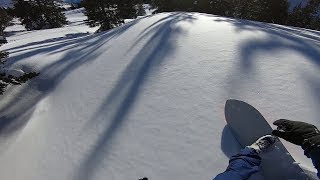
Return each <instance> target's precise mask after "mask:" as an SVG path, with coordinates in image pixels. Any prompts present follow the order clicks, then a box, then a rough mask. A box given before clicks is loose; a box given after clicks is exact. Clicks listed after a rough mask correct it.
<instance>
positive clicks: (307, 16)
mask: <svg viewBox="0 0 320 180" xmlns="http://www.w3.org/2000/svg"><path fill="white" fill-rule="evenodd" d="M319 10H320V0H309V1H308V3H307V5H305V6H303V5H302V3H300V4H299V5H298V6H297V7H295V8H294V9H293V11H292V12H291V13H289V18H288V25H291V26H298V27H304V28H311V29H316V30H320V25H319V24H320V19H319Z"/></svg>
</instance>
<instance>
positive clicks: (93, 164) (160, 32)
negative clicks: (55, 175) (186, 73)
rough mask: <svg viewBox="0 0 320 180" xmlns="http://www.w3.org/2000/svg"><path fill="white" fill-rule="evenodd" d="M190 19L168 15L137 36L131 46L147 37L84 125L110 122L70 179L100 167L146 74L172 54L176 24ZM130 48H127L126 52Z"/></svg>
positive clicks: (85, 179) (88, 176)
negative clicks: (76, 172)
mask: <svg viewBox="0 0 320 180" xmlns="http://www.w3.org/2000/svg"><path fill="white" fill-rule="evenodd" d="M193 19H194V18H193V16H192V15H190V13H188V14H187V13H171V15H169V16H167V17H164V18H162V19H160V20H159V21H157V22H155V23H153V24H151V25H150V26H149V27H148V28H147V30H146V29H144V30H143V31H142V33H140V35H139V37H137V40H136V42H135V43H133V44H137V43H138V42H139V41H141V39H143V38H148V36H147V35H150V38H148V39H147V42H146V43H145V44H144V46H143V47H142V48H141V49H140V51H139V52H138V54H137V55H136V56H135V57H133V58H132V60H131V62H130V63H129V65H128V66H127V67H126V69H125V70H124V71H123V72H122V74H121V76H120V78H119V79H118V81H117V83H116V85H115V86H114V88H113V89H112V90H111V92H110V93H109V94H108V96H107V97H106V98H105V99H104V101H103V102H104V103H103V104H102V105H101V106H100V108H99V109H98V111H97V112H96V113H94V114H95V115H94V116H93V117H92V121H88V122H90V124H88V125H87V126H94V124H95V123H97V124H98V123H99V122H101V121H107V122H110V123H109V125H108V126H106V127H105V129H104V131H103V132H102V134H101V135H100V136H99V137H98V140H97V141H96V142H95V145H94V146H93V148H91V150H90V152H89V154H88V156H87V157H86V158H85V159H84V161H83V162H82V163H81V164H80V169H79V173H78V174H77V175H76V177H75V178H74V179H77V180H88V179H91V178H92V176H93V174H94V172H95V170H96V169H98V168H99V167H100V166H101V163H102V160H103V159H105V158H106V157H107V156H108V152H109V150H110V149H111V141H112V139H114V137H115V136H116V132H118V131H119V130H120V129H121V127H122V126H123V125H124V123H125V122H126V120H128V117H127V115H128V113H129V112H130V109H131V108H132V107H133V104H134V102H135V100H136V99H137V98H138V96H139V92H140V91H141V88H142V87H143V85H144V83H145V81H146V79H147V78H148V75H149V74H150V73H152V72H153V70H154V69H153V68H154V67H157V66H160V65H161V63H163V62H164V61H165V60H166V57H168V56H170V55H171V54H172V53H173V52H174V50H175V48H176V47H175V42H176V39H177V38H179V37H180V36H181V35H183V34H184V33H185V32H184V31H183V30H182V29H181V28H180V27H179V26H177V25H176V23H177V22H181V21H185V22H192V20H193ZM133 48H134V47H131V48H129V51H131V50H132V49H133ZM100 114H103V117H101V116H99V115H100Z"/></svg>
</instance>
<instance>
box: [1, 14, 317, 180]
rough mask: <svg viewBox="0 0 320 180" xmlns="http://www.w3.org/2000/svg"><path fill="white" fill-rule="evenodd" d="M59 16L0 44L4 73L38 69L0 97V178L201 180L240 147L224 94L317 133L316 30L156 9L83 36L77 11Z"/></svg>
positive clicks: (301, 159)
mask: <svg viewBox="0 0 320 180" xmlns="http://www.w3.org/2000/svg"><path fill="white" fill-rule="evenodd" d="M67 16H68V18H69V20H71V21H73V24H71V25H69V26H68V27H64V28H59V29H50V30H42V31H32V32H25V31H21V32H20V31H17V32H11V33H10V32H8V33H9V34H10V36H9V37H8V40H9V43H8V44H6V45H5V46H3V47H1V50H8V51H9V52H10V53H11V54H10V58H9V60H8V63H9V64H8V66H11V67H12V68H15V69H23V70H24V71H27V70H30V69H33V70H36V71H39V72H40V73H41V74H40V76H39V77H37V78H35V79H33V80H32V81H31V82H30V83H28V84H26V85H23V86H21V87H14V88H10V89H9V90H8V91H7V93H6V94H5V95H4V96H1V97H0V117H1V119H0V120H1V123H0V130H1V131H0V137H1V138H0V140H1V141H0V146H1V151H0V174H1V179H11V180H18V179H33V180H34V179H39V180H40V179H47V180H56V179H60V180H64V179H65V180H70V179H71V180H72V179H74V180H82V179H83V180H85V179H95V180H102V179H103V180H105V179H108V180H109V179H110V180H112V179H114V180H128V179H138V178H142V177H144V176H146V177H149V178H150V179H152V180H157V179H161V180H162V179H175V180H186V179H190V180H191V179H210V178H212V177H213V176H215V175H216V174H218V173H220V172H222V171H224V170H225V168H226V166H227V164H228V157H230V156H231V155H233V154H234V153H236V152H237V151H238V150H239V145H238V144H237V142H236V141H235V139H234V138H233V136H232V135H231V133H230V130H229V129H228V127H226V122H225V119H224V103H225V101H226V100H227V99H229V98H236V99H240V100H244V101H246V102H249V103H250V104H252V105H253V106H255V107H256V108H257V109H259V110H260V111H261V112H262V113H263V115H264V116H265V117H266V118H267V120H268V121H269V123H270V124H271V123H272V121H273V120H276V119H278V118H288V119H293V120H302V121H306V122H309V123H313V124H315V125H317V126H320V122H319V116H320V113H319V109H320V96H319V90H320V62H319V57H320V48H319V41H320V36H319V32H316V31H310V30H304V29H296V28H291V27H285V26H279V25H272V24H263V23H257V22H250V21H239V20H235V19H229V18H223V17H219V16H212V15H206V14H199V13H163V14H157V15H154V16H148V17H143V18H140V19H138V20H135V21H132V22H130V23H128V24H125V25H124V26H121V27H118V28H115V29H113V30H111V31H108V32H104V33H100V34H94V35H90V34H87V33H86V32H87V31H90V32H92V31H94V30H93V29H90V28H88V27H87V26H85V25H84V24H83V22H82V21H83V16H81V13H80V12H79V13H78V14H77V13H75V12H74V13H70V14H67ZM72 19H73V20H72ZM7 31H14V28H13V27H11V29H7ZM252 128H254V127H252ZM286 146H287V147H288V148H289V151H290V152H291V153H292V155H293V156H294V158H295V159H296V160H297V161H298V162H301V163H303V164H305V165H306V166H309V167H311V166H312V165H311V162H310V160H309V159H307V158H305V157H304V155H303V152H302V151H301V150H300V148H299V147H297V146H294V145H290V144H286Z"/></svg>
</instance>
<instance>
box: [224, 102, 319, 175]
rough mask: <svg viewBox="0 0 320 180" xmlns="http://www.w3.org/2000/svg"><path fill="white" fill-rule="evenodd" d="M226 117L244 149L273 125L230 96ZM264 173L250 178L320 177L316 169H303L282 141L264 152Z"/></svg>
mask: <svg viewBox="0 0 320 180" xmlns="http://www.w3.org/2000/svg"><path fill="white" fill-rule="evenodd" d="M225 118H226V121H227V124H228V127H229V128H230V130H231V132H232V134H233V135H234V137H235V138H236V139H237V141H238V142H239V144H240V145H241V146H242V147H243V148H244V147H246V146H249V145H251V144H252V143H254V142H255V141H256V140H257V139H258V138H260V137H261V136H264V135H267V134H271V132H272V128H271V126H270V125H269V124H268V122H267V121H266V119H265V118H264V117H263V116H262V114H261V113H260V112H259V111H258V110H257V109H255V108H254V107H253V106H251V105H249V104H248V103H245V102H243V101H239V100H234V99H230V100H227V101H226V104H225ZM261 158H262V162H261V172H259V173H256V174H254V175H253V176H252V177H250V178H249V179H297V180H300V179H318V178H317V176H316V174H315V173H314V172H312V173H311V172H310V171H306V170H305V169H302V168H301V167H300V166H299V164H298V163H296V162H295V160H294V159H293V157H292V156H291V155H290V153H289V152H288V150H287V149H286V148H285V146H284V145H283V144H282V143H281V141H278V142H276V144H275V145H274V146H273V147H271V148H270V149H268V151H267V152H264V153H261Z"/></svg>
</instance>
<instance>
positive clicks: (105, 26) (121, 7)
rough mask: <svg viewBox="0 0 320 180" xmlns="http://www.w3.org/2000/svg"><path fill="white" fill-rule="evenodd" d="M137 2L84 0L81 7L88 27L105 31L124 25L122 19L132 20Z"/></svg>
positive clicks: (135, 14) (134, 0) (128, 0)
mask: <svg viewBox="0 0 320 180" xmlns="http://www.w3.org/2000/svg"><path fill="white" fill-rule="evenodd" d="M138 4H139V1H138V0H84V1H83V2H82V5H83V6H84V8H85V9H86V12H85V15H86V16H87V17H88V19H87V20H86V23H87V24H88V25H89V26H90V27H95V26H100V28H99V30H98V31H105V30H109V29H111V28H114V27H117V26H119V25H121V24H123V23H124V19H133V18H136V17H137V15H138V8H137V5H138Z"/></svg>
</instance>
